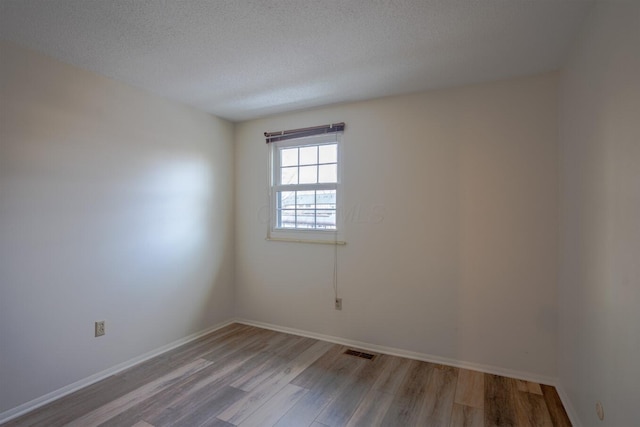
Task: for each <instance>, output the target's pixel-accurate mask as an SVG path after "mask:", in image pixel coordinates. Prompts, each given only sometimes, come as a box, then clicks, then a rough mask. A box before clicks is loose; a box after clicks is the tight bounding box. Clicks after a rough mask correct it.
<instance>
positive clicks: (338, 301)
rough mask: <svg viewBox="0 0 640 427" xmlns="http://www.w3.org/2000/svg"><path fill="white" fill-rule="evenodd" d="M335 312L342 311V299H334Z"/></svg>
mask: <svg viewBox="0 0 640 427" xmlns="http://www.w3.org/2000/svg"><path fill="white" fill-rule="evenodd" d="M336 310H342V298H336Z"/></svg>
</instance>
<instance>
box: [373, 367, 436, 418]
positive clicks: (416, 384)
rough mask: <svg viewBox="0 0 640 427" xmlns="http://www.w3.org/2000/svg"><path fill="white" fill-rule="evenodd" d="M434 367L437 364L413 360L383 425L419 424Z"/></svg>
mask: <svg viewBox="0 0 640 427" xmlns="http://www.w3.org/2000/svg"><path fill="white" fill-rule="evenodd" d="M434 367H435V365H433V364H431V363H427V362H420V361H417V360H412V361H411V363H410V366H409V369H408V370H407V373H406V374H405V376H404V379H403V381H402V384H400V386H399V388H398V392H397V394H396V395H395V398H394V399H393V401H392V402H391V405H390V406H389V409H388V411H387V413H386V414H385V417H384V418H383V420H382V423H381V425H383V426H413V425H418V424H417V422H418V417H419V416H420V411H421V409H422V404H423V402H424V399H425V396H426V393H427V384H428V382H429V377H430V376H431V371H432V370H433V368H434Z"/></svg>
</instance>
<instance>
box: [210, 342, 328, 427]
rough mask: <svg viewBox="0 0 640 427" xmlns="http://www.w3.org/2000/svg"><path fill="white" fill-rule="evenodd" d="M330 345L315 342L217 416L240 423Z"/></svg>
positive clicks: (233, 422)
mask: <svg viewBox="0 0 640 427" xmlns="http://www.w3.org/2000/svg"><path fill="white" fill-rule="evenodd" d="M332 346H333V344H330V343H327V342H323V341H318V342H316V343H315V344H313V345H312V346H311V347H309V348H308V349H307V350H306V351H304V352H303V353H301V354H300V355H299V356H298V357H296V358H295V359H293V360H292V361H290V362H288V363H287V365H286V366H285V367H284V368H282V369H281V371H280V372H279V373H278V374H276V375H274V376H272V377H270V378H268V379H267V380H265V381H264V382H263V383H262V384H260V385H259V386H258V387H256V388H255V389H254V390H252V391H251V392H249V393H247V395H246V396H244V397H243V398H242V399H240V400H239V401H238V402H236V403H234V404H233V405H231V406H230V407H229V408H227V409H226V410H225V411H224V412H222V413H221V414H220V415H219V416H218V418H219V419H221V420H223V421H227V422H230V423H232V424H236V425H237V424H239V423H241V422H242V421H244V420H245V419H247V418H248V417H249V416H250V415H251V414H252V413H253V412H254V411H255V410H256V409H257V408H258V407H259V406H260V405H262V404H263V403H264V402H266V401H267V400H269V399H270V398H271V397H272V396H273V395H275V394H276V393H277V392H278V391H280V390H281V389H282V388H283V387H284V386H285V385H286V384H288V383H289V382H290V381H291V380H293V379H294V378H295V377H296V376H298V375H299V374H300V373H301V372H302V371H304V370H305V369H306V368H307V367H308V366H309V365H311V364H312V363H313V362H315V361H316V360H317V359H318V358H320V357H321V356H322V355H323V354H324V353H325V352H326V351H327V350H328V349H329V348H330V347H332Z"/></svg>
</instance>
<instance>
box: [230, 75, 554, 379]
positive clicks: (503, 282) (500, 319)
mask: <svg viewBox="0 0 640 427" xmlns="http://www.w3.org/2000/svg"><path fill="white" fill-rule="evenodd" d="M336 121H345V122H346V132H345V135H344V143H345V169H344V171H345V194H346V210H347V218H346V220H347V229H346V240H347V242H348V243H347V245H346V246H344V247H339V248H338V251H339V289H340V296H341V297H342V298H343V299H344V301H343V304H344V308H343V310H342V311H335V310H334V309H333V289H332V273H333V250H334V248H333V247H332V246H328V245H314V244H299V243H283V242H273V241H265V234H266V224H265V206H266V205H267V176H268V173H267V146H266V144H265V142H264V137H263V135H262V133H263V132H264V131H276V130H280V129H290V128H298V127H305V126H312V125H320V124H326V123H331V122H336ZM235 156H236V304H237V310H238V314H239V316H241V317H244V318H247V319H251V320H255V321H261V322H267V323H272V324H277V325H280V326H286V327H293V328H299V329H303V330H307V331H312V332H317V333H323V334H329V335H334V336H339V337H343V338H348V339H355V340H360V341H365V342H368V343H372V344H378V345H385V346H391V347H397V348H400V349H404V350H411V351H416V352H421V353H427V354H431V355H436V356H440V357H446V358H451V359H455V360H458V361H467V362H473V363H478V364H484V365H490V366H494V367H500V368H508V369H513V370H517V371H521V372H524V373H528V374H535V375H541V376H547V377H554V376H555V374H556V321H557V319H556V317H557V304H556V298H557V295H556V284H557V258H558V253H557V230H558V194H557V193H558V168H557V158H558V150H557V75H556V74H554V73H551V74H545V75H541V76H536V77H530V78H521V79H516V80H510V81H504V82H499V83H492V84H483V85H477V86H471V87H463V88H458V89H449V90H442V91H435V92H429V93H422V94H415V95H408V96H398V97H391V98H384V99H379V100H373V101H368V102H360V103H354V104H347V105H339V106H333V107H328V108H322V109H317V110H313V111H306V112H299V113H293V114H285V115H280V116H276V117H272V118H267V119H262V120H254V121H249V122H244V123H242V124H240V125H238V126H237V127H236V153H235Z"/></svg>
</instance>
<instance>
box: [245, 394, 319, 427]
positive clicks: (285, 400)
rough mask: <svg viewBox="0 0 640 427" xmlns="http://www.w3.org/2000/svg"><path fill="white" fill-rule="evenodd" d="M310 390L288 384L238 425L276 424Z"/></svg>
mask: <svg viewBox="0 0 640 427" xmlns="http://www.w3.org/2000/svg"><path fill="white" fill-rule="evenodd" d="M308 391H309V390H307V389H305V388H302V387H298V386H297V385H293V384H287V385H286V386H284V387H283V388H282V390H280V391H279V392H278V393H276V394H275V396H273V397H272V398H271V399H269V400H268V401H267V402H265V404H264V405H262V406H261V407H260V408H259V409H258V410H257V411H255V412H254V413H253V414H251V415H250V416H249V417H248V418H247V419H246V420H244V421H243V422H241V423H240V424H238V427H264V426H272V425H274V424H275V423H276V422H278V420H279V419H280V418H281V417H282V416H283V415H284V414H285V413H286V412H287V411H289V409H291V407H292V406H293V405H295V404H296V402H297V401H298V400H300V398H301V397H302V396H304V395H305V393H307V392H308Z"/></svg>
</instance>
